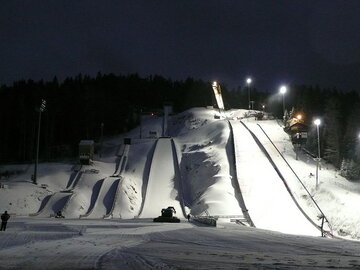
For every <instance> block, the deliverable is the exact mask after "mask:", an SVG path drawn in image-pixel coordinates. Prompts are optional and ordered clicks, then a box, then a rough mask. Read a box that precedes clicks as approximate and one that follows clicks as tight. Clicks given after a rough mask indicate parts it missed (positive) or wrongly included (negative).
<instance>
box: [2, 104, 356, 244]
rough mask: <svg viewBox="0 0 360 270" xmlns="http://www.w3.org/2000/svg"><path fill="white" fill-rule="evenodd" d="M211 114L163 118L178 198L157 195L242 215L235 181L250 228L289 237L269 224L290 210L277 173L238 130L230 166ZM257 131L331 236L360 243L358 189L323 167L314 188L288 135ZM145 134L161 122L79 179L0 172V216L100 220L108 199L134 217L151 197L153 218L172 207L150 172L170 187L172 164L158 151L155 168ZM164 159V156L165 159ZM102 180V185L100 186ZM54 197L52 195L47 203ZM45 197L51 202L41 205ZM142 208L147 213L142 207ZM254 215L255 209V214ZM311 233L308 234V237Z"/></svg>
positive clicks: (54, 173) (228, 145)
mask: <svg viewBox="0 0 360 270" xmlns="http://www.w3.org/2000/svg"><path fill="white" fill-rule="evenodd" d="M246 113H247V111H246V110H231V111H228V112H225V113H224V115H226V116H227V117H228V118H231V119H233V118H236V119H239V118H242V117H243V116H244V115H245V114H246ZM215 115H218V112H217V111H216V110H212V109H205V108H193V109H191V110H187V111H185V112H182V113H180V114H178V115H173V116H171V117H170V118H169V122H168V125H167V133H168V134H169V135H170V136H172V138H173V139H174V141H175V142H176V149H177V150H178V153H177V158H178V162H179V168H178V169H179V175H180V176H181V179H182V182H181V183H182V193H181V195H182V198H177V196H178V195H179V194H180V193H177V192H176V188H175V189H174V188H173V187H174V185H173V186H172V187H170V188H169V187H168V186H167V187H168V188H167V190H166V192H165V193H164V192H163V191H162V190H160V194H162V195H164V196H165V197H166V198H171V199H174V198H176V199H175V201H181V200H182V201H183V203H184V205H185V208H186V212H187V211H189V212H190V213H191V214H192V215H212V216H242V215H243V213H242V210H243V209H241V207H240V206H241V201H240V198H241V197H240V196H239V194H238V193H239V190H238V187H237V182H235V181H237V180H239V183H240V190H241V192H242V193H243V194H242V195H243V198H244V202H245V205H246V206H247V207H248V210H249V213H250V215H251V216H252V217H253V218H254V223H255V225H257V226H259V227H262V228H270V229H273V230H278V231H284V232H290V229H289V226H290V224H289V225H286V224H287V223H284V220H282V221H281V222H279V223H278V224H277V223H276V222H274V220H280V217H277V218H274V217H275V216H276V215H279V216H281V214H279V213H281V212H283V211H285V210H286V209H285V208H288V206H289V205H291V203H290V201H291V200H290V201H289V202H286V203H285V199H284V201H282V203H279V200H280V195H278V194H276V196H275V193H274V192H275V191H278V190H281V189H283V186H281V183H280V184H279V182H280V181H276V182H271V181H273V180H271V179H273V177H270V176H271V175H274V179H275V178H276V175H275V174H274V171H273V170H272V169H271V167H270V165H269V164H268V162H266V160H264V156H263V153H261V151H259V147H258V146H257V145H256V144H255V143H254V141H253V140H252V139H251V138H250V137H249V134H246V132H244V130H243V129H234V138H236V144H237V148H240V153H237V160H238V161H237V163H236V167H235V164H234V160H233V153H232V151H233V150H232V149H233V145H232V144H233V141H232V137H231V136H230V135H231V132H230V128H229V124H228V120H227V119H225V118H224V117H223V116H224V115H223V116H222V117H220V118H219V117H214V116H215ZM244 121H245V123H246V124H247V125H249V126H256V123H257V122H256V121H255V119H254V118H246V119H244ZM261 126H262V127H263V129H264V130H265V131H266V133H267V134H268V135H269V136H270V137H271V140H272V141H273V142H274V143H275V144H276V145H277V147H278V148H279V149H280V151H281V152H282V154H283V155H284V157H285V158H286V159H287V160H288V162H289V163H290V164H291V166H292V168H293V169H294V170H295V171H296V172H297V174H298V175H299V177H300V179H301V180H302V181H303V183H304V185H305V186H306V187H307V188H308V189H309V190H310V192H311V196H312V197H313V198H315V200H316V201H317V202H318V204H319V205H320V207H321V209H322V210H323V211H324V213H325V214H326V215H327V217H328V218H329V220H330V222H331V223H332V225H333V229H334V232H335V233H336V234H338V235H345V236H346V235H348V236H351V237H353V238H360V231H359V229H358V226H357V224H358V223H359V218H358V215H357V214H354V205H357V203H358V202H359V201H360V187H359V185H358V184H357V183H354V182H353V183H350V182H348V181H347V180H345V179H343V178H342V177H340V176H339V175H338V174H337V172H336V170H334V169H333V168H332V167H331V166H328V165H324V164H323V165H322V169H321V171H320V185H319V188H318V189H317V190H315V188H314V186H315V179H314V177H313V176H312V175H313V174H314V171H315V164H314V161H313V160H311V159H309V158H308V157H307V156H306V155H300V160H295V153H294V151H293V147H292V144H291V142H290V140H289V138H288V135H287V134H286V133H285V132H284V131H283V129H282V127H281V126H279V125H278V123H277V122H276V121H261ZM140 128H141V130H140ZM150 131H151V132H154V131H156V132H157V134H158V135H159V134H162V118H161V117H158V116H154V117H148V118H146V119H143V121H142V124H141V127H138V128H136V129H134V130H132V131H130V132H128V133H126V134H122V135H120V136H117V137H113V138H109V139H108V140H105V141H104V144H103V149H102V151H101V154H102V155H101V157H100V156H96V158H95V161H94V163H93V164H92V165H90V166H83V168H81V172H80V173H79V174H78V175H79V177H77V176H76V175H77V173H76V172H75V171H74V170H73V169H74V165H75V163H73V164H70V163H42V164H40V166H39V179H38V183H39V185H37V186H36V185H33V184H32V183H31V180H30V178H31V174H32V172H33V166H32V165H11V166H10V165H7V166H1V167H0V169H1V170H8V171H11V172H14V174H13V175H11V176H10V177H9V178H7V179H4V178H3V179H1V180H0V181H1V183H3V184H5V185H6V187H7V188H5V189H0V211H4V210H7V211H9V212H10V213H12V214H16V215H28V214H31V213H37V212H38V211H39V210H41V209H43V213H42V214H41V215H43V216H49V215H50V214H51V212H52V211H55V210H56V209H58V208H61V207H60V206H59V205H60V203H63V202H64V201H66V203H65V205H64V209H63V210H64V214H65V215H66V217H67V218H71V217H73V218H78V217H79V216H80V215H84V214H87V213H90V214H92V215H94V216H90V217H103V216H104V215H106V214H109V209H110V205H111V203H110V202H109V200H107V199H109V198H110V197H111V200H110V201H113V202H115V203H114V204H112V205H111V210H112V213H111V214H112V215H110V217H112V218H134V217H135V216H138V215H139V213H140V211H141V206H142V205H143V203H144V202H145V200H146V198H150V196H154V198H153V199H152V201H153V202H152V205H153V206H149V207H150V208H151V211H154V212H151V213H150V212H148V213H147V215H146V216H147V217H150V216H151V217H155V216H157V215H159V214H160V211H161V208H164V207H167V206H169V205H168V204H169V203H171V204H173V203H175V201H171V202H170V201H167V200H162V199H160V197H158V200H157V199H156V198H155V197H156V196H155V195H154V194H156V193H157V192H158V191H157V190H156V189H159V187H160V188H162V187H164V185H160V186H157V187H153V188H150V189H151V190H154V189H155V191H149V192H147V189H148V184H150V186H152V185H153V182H154V181H159V180H153V179H150V178H149V177H150V175H151V169H150V168H152V166H155V165H156V163H159V164H158V165H156V167H157V169H156V170H157V171H158V172H157V173H156V176H155V178H157V179H159V177H158V176H160V175H161V176H164V179H162V180H161V179H160V180H161V181H168V183H172V182H171V181H173V180H174V178H173V177H174V167H173V166H170V165H166V166H165V165H164V164H165V163H166V162H169V164H170V163H172V162H170V160H172V161H173V160H174V154H172V157H171V158H170V154H169V153H172V152H171V149H170V146H164V147H162V148H161V151H160V150H159V152H157V154H156V156H157V157H155V160H156V161H155V165H153V164H152V162H153V155H154V150H155V141H156V140H155V139H153V138H149V136H150V133H149V132H150ZM140 134H141V138H140ZM258 135H259V134H258ZM259 136H260V135H259ZM124 138H131V146H130V147H129V146H127V147H126V149H127V150H126V158H124V156H125V155H122V154H121V153H120V152H119V151H120V149H125V147H124V145H123V144H124V142H123V139H124ZM161 140H163V139H161ZM263 142H264V141H263ZM265 147H267V146H266V145H265ZM123 152H124V151H123ZM167 155H168V158H166V157H167ZM272 155H273V158H274V160H276V155H274V153H272ZM121 158H122V159H121ZM162 158H165V160H166V162H162V161H160V160H161V159H162ZM121 160H122V161H121ZM166 164H167V163H166ZM259 164H261V168H259ZM235 169H236V170H235ZM120 171H121V181H119V182H117V181H116V180H115V179H112V180H113V182H112V183H109V182H108V181H107V180H109V179H111V178H109V177H111V176H113V175H114V173H116V174H118V173H120ZM153 171H154V169H153ZM236 171H237V173H238V174H237V175H236V174H235V172H236ZM284 175H286V176H285V177H286V178H288V177H289V176H288V175H287V173H284ZM151 178H153V177H152V176H151ZM264 178H266V179H270V180H269V181H268V182H261V181H260V180H261V179H264ZM104 179H105V180H104ZM114 181H115V182H116V184H118V186H117V188H116V192H115V188H111V187H114V185H115V182H114ZM105 182H106V184H108V185H107V186H106V184H105V185H104V183H105ZM290 182H291V181H289V183H290ZM164 183H165V182H164ZM41 184H42V185H43V186H42V187H41V186H40V185H41ZM103 185H104V186H103ZM289 185H290V187H291V188H292V189H293V190H292V191H293V192H294V194H297V197H298V198H300V200H303V202H302V206H304V207H307V202H308V201H309V195H306V194H304V193H303V191H302V190H300V189H298V188H297V186H296V185H293V184H289ZM102 186H103V187H102ZM105 186H106V187H105ZM165 186H166V185H165ZM174 190H175V192H174ZM67 192H72V193H67ZM53 194H56V195H54V196H53V197H49V196H51V195H53ZM68 194H72V196H71V197H70V196H68ZM281 194H285V193H281ZM271 195H273V197H271ZM112 196H114V198H112ZM259 196H260V197H261V200H260V199H259ZM49 198H50V200H49V201H48V202H47V203H45V202H46V201H47V200H48V199H49ZM51 198H52V199H51ZM65 198H69V200H65ZM275 199H276V200H275ZM277 203H278V205H276V204H277ZM264 205H266V207H264ZM100 209H101V210H100ZM144 209H145V210H146V211H150V210H147V209H146V207H144ZM254 209H257V210H256V211H254ZM275 209H276V210H275ZM281 209H283V210H281ZM312 209H313V206H311V205H310V204H309V205H308V210H309V211H310V212H311V211H313V210H312ZM178 211H179V210H178ZM252 212H253V213H252ZM143 213H145V212H143ZM293 213H295V210H294V211H292V210H291V211H290V212H289V213H287V214H286V216H287V217H288V220H291V221H292V222H291V223H296V224H298V223H299V222H295V218H294V217H292V218H290V217H291V215H292V214H293ZM259 224H262V225H261V226H260V225H259ZM291 230H294V231H292V233H304V232H300V231H297V229H296V227H292V228H291ZM305 231H307V230H305ZM305 233H307V232H305ZM309 234H312V233H310V232H309Z"/></svg>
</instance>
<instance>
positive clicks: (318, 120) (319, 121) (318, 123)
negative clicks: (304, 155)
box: [314, 118, 321, 189]
mask: <svg viewBox="0 0 360 270" xmlns="http://www.w3.org/2000/svg"><path fill="white" fill-rule="evenodd" d="M314 124H315V125H316V130H317V140H318V142H317V143H318V156H317V159H316V186H315V187H316V189H317V187H318V184H319V163H320V132H319V126H320V125H321V120H320V119H319V118H317V119H315V121H314Z"/></svg>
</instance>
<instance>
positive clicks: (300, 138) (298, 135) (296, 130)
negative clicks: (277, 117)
mask: <svg viewBox="0 0 360 270" xmlns="http://www.w3.org/2000/svg"><path fill="white" fill-rule="evenodd" d="M308 129H309V127H308V126H307V125H305V124H304V123H301V122H296V123H293V124H292V125H290V126H289V127H288V129H287V132H288V133H289V134H290V135H291V139H292V142H293V143H294V144H304V143H306V140H307V132H308Z"/></svg>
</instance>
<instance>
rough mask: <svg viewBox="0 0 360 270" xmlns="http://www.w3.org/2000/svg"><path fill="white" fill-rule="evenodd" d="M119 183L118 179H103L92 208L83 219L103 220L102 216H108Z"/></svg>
mask: <svg viewBox="0 0 360 270" xmlns="http://www.w3.org/2000/svg"><path fill="white" fill-rule="evenodd" d="M119 182H120V179H119V178H115V177H107V178H105V179H104V181H103V183H102V185H101V188H100V191H99V194H98V196H97V199H96V202H95V204H94V207H93V208H92V209H90V211H89V212H88V213H87V214H86V215H85V216H83V217H84V218H104V216H106V215H108V214H109V213H110V211H111V209H112V205H113V202H114V199H115V194H116V190H117V188H118V185H119Z"/></svg>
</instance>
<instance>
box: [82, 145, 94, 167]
mask: <svg viewBox="0 0 360 270" xmlns="http://www.w3.org/2000/svg"><path fill="white" fill-rule="evenodd" d="M94 145H95V143H94V141H93V140H81V141H80V143H79V159H80V163H81V164H85V165H89V164H90V162H91V160H92V159H93V156H94Z"/></svg>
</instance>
